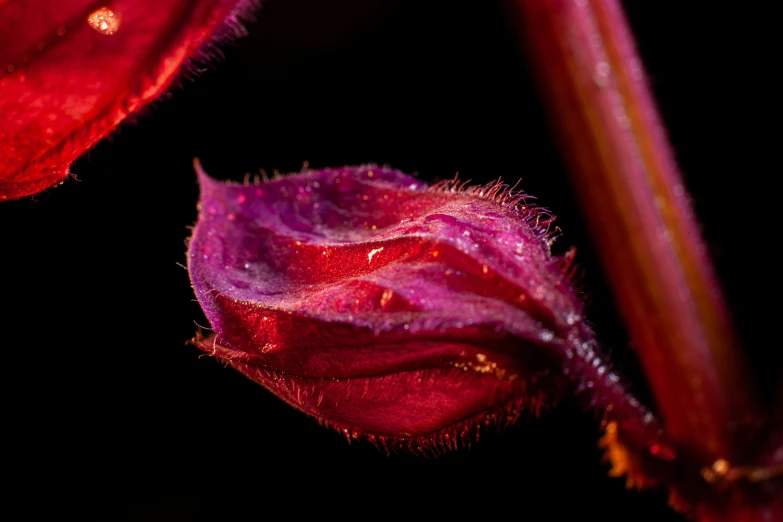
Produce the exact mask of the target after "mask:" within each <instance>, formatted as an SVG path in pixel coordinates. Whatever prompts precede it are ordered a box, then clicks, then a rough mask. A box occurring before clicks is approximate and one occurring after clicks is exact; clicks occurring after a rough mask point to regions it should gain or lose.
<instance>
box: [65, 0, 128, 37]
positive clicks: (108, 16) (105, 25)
mask: <svg viewBox="0 0 783 522" xmlns="http://www.w3.org/2000/svg"><path fill="white" fill-rule="evenodd" d="M87 23H88V24H90V27H92V28H93V29H95V30H96V31H97V32H99V33H100V34H103V35H106V36H110V35H112V34H114V33H116V32H117V30H118V29H119V28H120V18H119V17H118V16H117V15H116V14H114V11H112V10H111V9H109V8H108V7H100V8H98V9H96V10H95V11H93V12H92V13H90V14H89V15H87ZM57 34H60V33H59V31H58V33H57ZM63 34H65V33H64V32H63Z"/></svg>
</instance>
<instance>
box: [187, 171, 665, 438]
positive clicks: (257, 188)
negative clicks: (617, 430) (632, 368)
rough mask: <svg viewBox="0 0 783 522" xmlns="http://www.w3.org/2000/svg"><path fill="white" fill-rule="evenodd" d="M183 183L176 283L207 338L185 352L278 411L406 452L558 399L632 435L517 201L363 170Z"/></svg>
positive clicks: (561, 271)
mask: <svg viewBox="0 0 783 522" xmlns="http://www.w3.org/2000/svg"><path fill="white" fill-rule="evenodd" d="M199 180H200V183H201V191H202V192H201V202H200V215H199V219H198V223H197V225H196V227H195V230H194V232H193V236H192V238H191V240H190V244H189V251H188V265H189V266H188V268H189V271H190V277H191V281H192V283H193V288H194V290H195V293H196V297H197V298H198V301H199V303H200V304H201V306H202V307H203V309H204V311H205V313H206V316H207V318H208V320H209V322H210V324H211V326H212V328H213V329H214V334H212V335H210V336H208V337H201V336H200V337H198V338H197V339H196V340H195V343H196V344H197V345H198V346H199V347H200V348H201V349H203V350H205V351H207V352H209V353H211V354H213V355H215V356H217V357H218V358H220V359H222V360H225V361H226V362H227V363H228V364H230V365H231V366H232V367H234V368H236V369H237V370H239V371H240V372H242V373H243V374H244V375H246V376H247V377H249V378H251V379H253V380H254V381H256V382H258V383H260V384H262V385H263V386H265V387H266V388H268V389H269V390H270V391H272V392H273V393H275V394H276V395H278V396H279V397H281V398H282V399H283V400H285V401H286V402H288V403H289V404H291V405H293V406H294V407H296V408H298V409H300V410H302V411H304V412H306V413H308V414H310V415H312V416H314V417H316V418H317V419H319V420H320V421H322V422H324V423H326V424H328V425H331V426H334V427H336V428H338V429H339V430H342V431H344V432H345V433H346V434H347V435H349V436H351V437H366V438H368V439H369V440H372V441H374V442H376V443H378V444H379V445H381V446H382V447H385V448H387V449H391V448H400V447H402V448H413V449H415V450H419V451H423V450H425V449H426V450H428V451H438V450H441V449H444V448H452V447H456V446H458V445H462V444H469V443H470V442H472V441H475V440H476V438H477V437H478V435H479V433H480V430H481V429H482V427H483V426H487V425H493V424H494V425H500V426H502V425H505V424H506V423H508V422H510V421H513V420H514V419H516V418H517V417H518V415H519V414H520V413H521V412H522V411H524V410H532V411H537V409H538V408H540V407H541V406H542V405H545V404H547V403H549V402H551V401H554V400H556V399H557V398H558V397H560V396H561V395H563V394H564V393H569V391H570V392H573V391H574V388H579V389H582V390H586V391H590V396H591V402H592V403H593V404H595V405H598V406H602V407H605V406H608V405H609V404H611V405H612V407H611V408H610V410H611V411H613V412H614V414H618V415H625V416H626V417H629V418H632V419H633V420H632V422H631V423H637V424H638V426H641V425H642V423H641V422H637V420H638V419H642V418H643V417H645V415H644V411H643V410H642V408H641V407H640V406H639V405H638V403H637V402H636V401H634V400H633V398H630V397H629V396H628V394H627V393H626V392H625V391H624V390H623V388H621V385H620V382H619V381H620V379H619V377H618V376H617V375H616V374H615V373H613V372H612V371H611V370H610V369H609V368H608V367H607V366H606V365H605V363H604V361H603V360H602V359H601V358H600V357H599V355H598V353H597V346H596V343H595V341H594V338H593V333H592V331H591V329H590V327H589V325H588V324H587V323H586V322H585V321H584V319H583V315H582V308H583V307H582V302H581V301H580V299H579V298H578V296H577V294H576V292H575V291H574V289H573V286H572V284H571V282H570V281H569V270H570V269H571V266H570V261H571V257H570V256H567V259H563V258H560V257H556V256H553V255H552V254H551V252H550V248H549V247H550V244H551V242H552V241H553V238H552V234H551V233H550V225H551V222H552V219H553V218H552V216H551V215H550V214H548V213H547V212H546V211H545V210H543V209H540V208H536V207H534V206H532V205H530V204H528V202H527V200H526V199H525V196H524V195H522V194H521V193H519V192H515V191H513V190H509V188H508V187H507V186H506V185H504V184H502V183H501V182H499V181H498V182H495V183H492V184H490V185H488V186H484V187H472V188H464V185H458V183H457V182H456V181H452V182H446V183H440V184H436V185H434V186H432V187H428V186H427V185H426V184H424V183H422V182H421V181H418V180H417V179H415V178H413V177H410V176H407V175H405V174H402V173H400V172H398V171H395V170H391V169H389V168H385V167H377V166H361V167H344V168H339V169H327V170H321V171H305V172H302V173H300V174H297V175H291V176H287V177H282V178H278V179H275V180H273V181H268V182H265V183H254V184H245V185H239V184H231V183H221V182H218V181H215V180H213V179H210V178H209V177H208V176H207V175H206V174H204V173H203V172H202V171H201V170H200V169H199ZM623 412H625V414H624V413H623ZM651 418H652V416H651V415H647V422H648V424H650V423H651V422H652V421H651ZM640 430H647V428H639V429H634V428H631V429H630V430H629V429H628V428H627V427H626V429H625V432H629V431H632V432H634V433H636V432H638V431H640ZM650 433H656V431H655V430H654V429H653V430H647V433H646V434H645V435H643V436H639V435H638V433H636V435H637V436H636V437H635V440H638V441H639V442H640V443H641V444H644V443H645V442H647V439H649V434H650Z"/></svg>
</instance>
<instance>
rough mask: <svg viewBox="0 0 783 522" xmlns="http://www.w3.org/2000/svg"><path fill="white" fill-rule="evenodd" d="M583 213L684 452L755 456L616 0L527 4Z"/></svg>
mask: <svg viewBox="0 0 783 522" xmlns="http://www.w3.org/2000/svg"><path fill="white" fill-rule="evenodd" d="M515 5H516V7H517V8H518V13H519V14H520V15H521V16H520V17H519V23H520V24H521V25H520V27H521V31H522V33H523V35H524V37H525V39H526V43H527V44H528V46H529V48H530V51H531V52H530V55H531V59H532V61H533V65H534V66H535V68H536V72H537V73H539V76H540V80H541V82H542V87H543V92H544V94H545V96H546V98H547V100H548V102H549V106H550V108H551V109H552V111H553V112H552V115H553V116H554V121H555V123H556V127H557V129H558V131H559V132H560V138H561V139H562V146H563V151H564V153H565V155H566V159H567V161H568V162H569V168H570V173H571V175H572V179H573V182H574V184H575V187H576V189H577V190H578V194H579V197H580V200H581V202H582V205H583V211H584V215H585V216H586V218H587V220H588V224H589V226H590V228H591V231H592V233H593V238H594V241H595V243H596V244H597V247H598V251H599V255H600V256H601V258H602V263H603V265H604V267H605V269H606V271H607V275H608V278H609V280H610V282H611V284H612V287H613V291H614V295H615V299H616V301H617V303H618V305H619V307H620V310H621V312H622V314H623V316H624V318H625V321H626V324H627V325H628V329H629V334H630V336H631V340H632V342H633V344H634V345H635V348H636V350H637V351H638V354H639V357H640V359H641V362H642V365H643V367H644V371H645V373H646V375H647V377H648V379H649V382H650V385H651V387H652V390H653V392H654V395H655V398H656V401H657V406H658V409H659V411H660V412H661V415H662V417H663V422H664V426H665V430H666V433H667V435H668V436H669V437H670V438H671V439H672V440H673V442H674V443H675V445H676V446H677V447H678V448H680V449H681V450H683V451H687V452H688V453H689V455H690V456H691V457H692V458H695V459H698V460H699V461H701V462H703V463H704V464H705V465H707V464H709V463H712V462H714V461H716V460H717V459H725V460H726V461H728V462H729V463H731V464H734V463H736V462H742V461H745V460H747V459H750V458H752V457H753V455H747V450H746V448H747V447H748V442H749V441H751V440H752V438H753V436H754V433H755V431H756V430H757V428H758V426H759V425H760V424H761V423H762V422H763V421H764V419H765V415H764V413H765V412H764V411H763V409H762V406H761V403H760V402H759V401H758V400H757V399H756V394H755V392H754V390H753V386H752V385H753V381H752V380H751V379H750V378H749V372H748V369H747V368H748V367H747V363H746V361H745V360H744V358H743V354H742V352H741V349H740V347H739V343H738V342H737V337H736V335H735V333H734V331H733V328H732V325H731V321H730V318H729V315H728V313H727V311H726V307H725V304H724V299H723V296H722V294H721V290H720V287H719V285H718V283H717V280H716V277H715V274H714V270H713V268H712V266H711V263H710V260H709V258H708V256H707V250H706V248H705V246H704V243H703V241H702V239H701V237H700V233H699V227H698V225H697V223H696V220H695V217H694V214H693V211H692V209H691V206H690V202H689V199H688V196H687V193H686V189H685V186H684V184H683V182H682V178H681V175H680V172H679V170H678V168H677V165H676V164H675V161H674V156H673V154H672V150H671V147H670V145H669V143H668V141H667V137H666V133H665V130H664V127H663V125H662V123H661V120H660V117H659V115H658V112H657V109H656V106H655V103H654V101H653V97H652V94H651V91H650V88H649V86H648V85H647V82H646V78H645V74H644V71H643V67H642V64H641V60H640V59H639V56H638V55H637V53H636V50H635V46H634V41H633V37H632V35H631V32H630V30H629V28H628V23H627V21H626V20H625V17H624V14H623V12H622V9H621V7H620V5H619V3H618V1H617V0H597V1H588V0H515Z"/></svg>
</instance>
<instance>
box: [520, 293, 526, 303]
mask: <svg viewBox="0 0 783 522" xmlns="http://www.w3.org/2000/svg"><path fill="white" fill-rule="evenodd" d="M525 299H527V296H526V295H525V294H519V300H520V301H524V300H525Z"/></svg>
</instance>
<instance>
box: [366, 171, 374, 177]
mask: <svg viewBox="0 0 783 522" xmlns="http://www.w3.org/2000/svg"><path fill="white" fill-rule="evenodd" d="M367 177H368V178H371V177H373V173H372V171H371V170H368V171H367Z"/></svg>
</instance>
